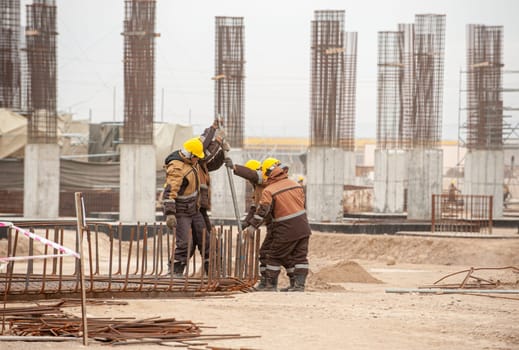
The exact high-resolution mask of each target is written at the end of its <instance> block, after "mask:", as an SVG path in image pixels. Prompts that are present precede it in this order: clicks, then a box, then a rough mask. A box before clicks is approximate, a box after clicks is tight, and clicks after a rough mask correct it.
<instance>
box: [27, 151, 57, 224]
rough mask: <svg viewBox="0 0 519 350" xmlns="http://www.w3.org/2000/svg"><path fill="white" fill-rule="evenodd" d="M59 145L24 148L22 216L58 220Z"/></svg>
mask: <svg viewBox="0 0 519 350" xmlns="http://www.w3.org/2000/svg"><path fill="white" fill-rule="evenodd" d="M59 153H60V151H59V145H57V144H52V145H51V144H28V145H26V146H25V161H24V196H23V215H24V217H27V218H35V219H36V218H37V219H48V218H57V217H58V216H59V173H60V172H59Z"/></svg>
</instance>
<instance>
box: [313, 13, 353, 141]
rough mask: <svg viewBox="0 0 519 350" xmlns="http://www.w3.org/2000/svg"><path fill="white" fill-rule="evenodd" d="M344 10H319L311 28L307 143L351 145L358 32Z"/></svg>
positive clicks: (315, 14)
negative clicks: (347, 25) (350, 28)
mask: <svg viewBox="0 0 519 350" xmlns="http://www.w3.org/2000/svg"><path fill="white" fill-rule="evenodd" d="M344 13H345V12H344V10H318V11H315V13H314V20H313V21H312V29H311V80H312V83H311V96H310V145H311V146H326V147H342V148H343V149H345V150H348V151H352V150H353V149H354V132H355V87H356V68H357V33H354V32H351V33H346V32H345V31H344Z"/></svg>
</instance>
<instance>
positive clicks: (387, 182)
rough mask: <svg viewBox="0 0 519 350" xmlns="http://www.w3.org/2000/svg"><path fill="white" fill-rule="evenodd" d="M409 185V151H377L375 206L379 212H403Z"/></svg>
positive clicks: (374, 187) (374, 208)
mask: <svg viewBox="0 0 519 350" xmlns="http://www.w3.org/2000/svg"><path fill="white" fill-rule="evenodd" d="M406 186H407V152H406V151H404V150H395V149H393V150H386V149H384V150H376V151H375V180H374V184H373V189H374V206H373V210H374V211H375V212H377V213H402V212H403V211H404V190H405V188H406Z"/></svg>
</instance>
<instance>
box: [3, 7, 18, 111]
mask: <svg viewBox="0 0 519 350" xmlns="http://www.w3.org/2000/svg"><path fill="white" fill-rule="evenodd" d="M0 8H1V9H2V10H1V11H0V108H9V109H13V110H20V108H21V71H20V0H0Z"/></svg>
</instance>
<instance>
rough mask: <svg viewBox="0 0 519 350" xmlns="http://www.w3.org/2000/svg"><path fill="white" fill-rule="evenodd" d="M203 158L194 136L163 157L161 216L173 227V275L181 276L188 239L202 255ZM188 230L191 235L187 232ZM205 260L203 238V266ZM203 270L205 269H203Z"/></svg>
mask: <svg viewBox="0 0 519 350" xmlns="http://www.w3.org/2000/svg"><path fill="white" fill-rule="evenodd" d="M203 158H204V151H203V145H202V141H200V138H198V137H195V138H192V139H189V140H187V141H186V142H184V145H183V147H182V149H180V150H177V151H174V152H172V153H171V154H170V155H168V156H167V157H166V160H165V165H164V168H165V169H166V184H165V187H164V193H163V207H164V215H165V216H166V224H167V226H168V227H169V228H170V229H171V230H173V228H174V227H176V233H177V238H176V247H175V253H174V256H173V259H172V260H173V274H174V276H175V277H182V276H183V273H184V268H185V266H186V264H187V262H188V259H189V256H190V255H191V254H189V253H190V252H188V251H187V246H188V242H189V240H190V239H192V241H193V245H198V249H199V251H200V255H202V250H203V249H202V239H203V233H204V232H205V221H204V218H203V217H202V214H201V213H200V178H199V172H200V168H199V165H198V160H199V159H203ZM190 232H192V237H190V235H189V233H190ZM208 262H209V240H207V239H206V245H205V256H204V267H206V265H207V264H208ZM206 270H207V268H206Z"/></svg>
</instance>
